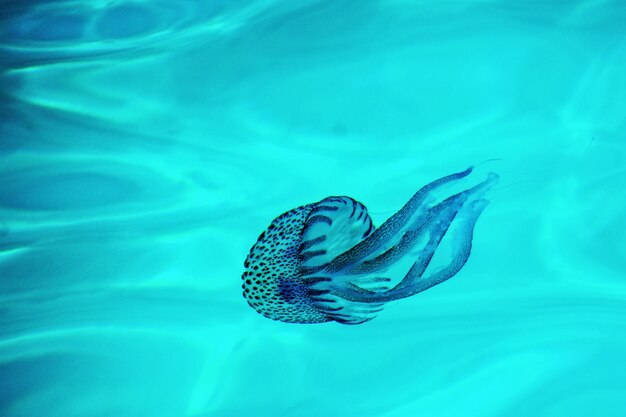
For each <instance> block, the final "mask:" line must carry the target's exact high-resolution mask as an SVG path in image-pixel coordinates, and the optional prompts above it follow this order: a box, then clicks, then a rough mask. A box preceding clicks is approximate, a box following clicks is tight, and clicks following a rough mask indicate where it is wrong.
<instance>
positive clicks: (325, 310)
mask: <svg viewBox="0 0 626 417" xmlns="http://www.w3.org/2000/svg"><path fill="white" fill-rule="evenodd" d="M317 310H318V311H321V312H322V313H334V312H336V311H341V310H343V307H323V308H322V307H317Z"/></svg>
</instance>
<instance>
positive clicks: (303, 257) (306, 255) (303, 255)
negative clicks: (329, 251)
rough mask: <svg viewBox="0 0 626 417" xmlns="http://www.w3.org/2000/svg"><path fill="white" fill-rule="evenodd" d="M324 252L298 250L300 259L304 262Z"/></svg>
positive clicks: (324, 252)
mask: <svg viewBox="0 0 626 417" xmlns="http://www.w3.org/2000/svg"><path fill="white" fill-rule="evenodd" d="M325 254H326V251H325V250H310V251H308V252H300V255H299V256H300V259H301V260H302V261H303V262H304V261H308V260H309V259H311V258H314V257H316V256H320V255H325Z"/></svg>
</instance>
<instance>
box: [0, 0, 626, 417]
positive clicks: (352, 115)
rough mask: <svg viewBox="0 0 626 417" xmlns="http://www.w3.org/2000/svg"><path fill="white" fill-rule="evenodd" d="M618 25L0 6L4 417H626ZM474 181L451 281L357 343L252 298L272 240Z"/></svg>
mask: <svg viewBox="0 0 626 417" xmlns="http://www.w3.org/2000/svg"><path fill="white" fill-rule="evenodd" d="M624 22H626V3H625V2H622V1H554V2H549V1H546V2H530V1H528V2H527V1H494V0H489V1H431V2H428V1H409V0H406V1H403V0H395V1H394V0H386V1H385V0H381V1H272V0H254V1H221V2H220V1H199V0H198V1H190V0H177V1H174V0H170V1H167V0H160V1H83V2H79V1H69V0H66V1H41V2H36V1H17V0H15V1H4V2H3V3H2V7H1V8H0V65H1V68H0V71H1V75H0V106H1V107H0V145H1V146H0V179H1V181H0V415H1V416H3V417H4V416H6V417H22V416H44V417H57V416H59V417H72V416H90V417H100V416H102V417H104V416H115V417H121V416H150V417H161V416H164V417H166V416H168V417H169V416H172V417H183V416H190V417H209V416H211V417H213V416H229V417H230V416H232V417H234V416H246V417H249V416H254V417H262V416H272V417H273V416H276V417H278V416H281V417H290V416H291V417H309V416H311V417H319V416H359V417H383V416H384V417H400V416H429V417H430V416H481V417H485V416H507V417H515V416H568V417H572V416H590V415H597V416H603V417H606V416H620V417H621V416H624V415H626V399H625V397H624V393H625V392H626V238H625V235H626V217H625V213H626V212H625V210H624V207H625V205H626V180H625V174H626V142H625V140H626V138H625V137H624V135H625V133H624V132H626V110H625V108H626V107H625V104H626V75H625V74H626V26H625V25H624ZM492 159H495V160H496V161H488V160H492ZM484 161H488V162H484ZM483 162H484V163H483ZM472 164H482V165H480V166H479V168H480V169H482V170H483V171H484V172H486V171H495V172H498V173H499V174H500V176H501V181H500V183H499V184H498V185H497V186H496V187H495V188H494V189H493V190H492V191H491V192H490V195H489V199H490V200H491V204H490V205H489V206H488V207H487V209H486V210H485V212H484V214H483V215H482V216H481V218H480V219H479V221H478V224H477V226H476V233H475V238H474V250H473V253H472V256H471V257H470V260H469V262H468V263H467V265H466V266H465V268H464V269H463V270H462V271H461V272H460V273H459V274H458V275H457V276H456V277H454V278H453V279H451V280H450V281H448V282H446V283H444V284H442V285H439V286H437V287H435V288H432V289H430V290H428V291H426V292H424V293H421V294H419V295H417V296H415V297H412V298H409V299H406V300H402V301H399V302H394V303H391V304H388V305H387V307H386V309H385V311H383V312H382V313H381V314H380V315H379V317H378V318H376V319H375V320H373V321H371V322H369V323H366V324H363V325H358V326H344V325H340V324H336V323H330V324H321V325H290V324H285V323H279V322H273V321H270V320H267V319H265V318H263V317H261V316H260V315H258V314H256V313H255V312H254V310H252V309H251V308H249V307H248V305H247V304H246V302H245V300H244V299H243V297H242V296H241V279H240V276H241V273H242V271H243V261H244V259H245V256H246V255H247V253H248V250H249V248H250V247H251V246H252V244H253V243H254V242H255V240H256V238H257V236H258V235H259V233H260V232H261V231H262V230H263V229H264V228H265V227H266V226H267V225H268V224H269V223H270V221H271V220H272V219H273V218H274V217H275V216H277V215H278V214H280V213H282V212H284V211H286V210H288V209H290V208H292V207H296V206H298V205H301V204H306V203H309V202H314V201H317V200H319V199H321V198H324V197H326V196H328V195H349V196H351V197H354V198H356V199H358V200H359V201H361V202H363V203H364V204H366V205H367V206H368V208H369V210H370V212H371V215H372V217H373V219H374V221H375V223H376V224H377V225H380V224H381V223H382V221H384V220H385V219H386V218H387V217H389V216H390V215H391V214H393V213H394V212H395V210H397V209H398V208H399V207H401V206H402V204H404V202H406V200H407V199H408V198H409V197H410V196H411V195H412V194H413V193H414V192H415V191H416V190H417V189H418V188H419V187H421V186H422V185H424V184H426V183H428V182H430V181H432V180H434V179H436V178H438V177H441V176H443V175H446V174H449V173H452V172H456V171H459V170H462V169H465V168H466V167H467V166H469V165H472Z"/></svg>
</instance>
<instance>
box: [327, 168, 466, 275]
mask: <svg viewBox="0 0 626 417" xmlns="http://www.w3.org/2000/svg"><path fill="white" fill-rule="evenodd" d="M471 172H472V167H469V168H468V169H466V170H465V171H462V172H457V173H454V174H451V175H447V176H445V177H442V178H440V179H438V180H435V181H433V182H431V183H430V184H428V185H426V186H424V187H422V188H421V189H420V190H419V191H417V192H416V193H415V194H414V195H413V197H411V199H410V200H409V201H408V202H407V203H406V204H405V205H404V207H402V208H401V209H400V210H399V211H398V212H397V213H396V214H394V215H393V216H391V217H390V218H389V219H388V220H387V221H386V222H385V223H383V224H382V225H381V226H380V227H379V228H378V229H376V230H374V231H373V232H372V234H371V235H370V236H369V237H367V238H366V239H364V240H362V241H361V242H359V243H357V244H356V245H355V246H353V247H352V248H351V249H349V250H347V251H346V252H344V253H342V254H340V255H339V256H337V257H336V258H334V259H333V260H332V261H331V262H330V263H329V264H328V265H326V267H325V268H324V270H325V271H327V272H330V273H336V272H339V271H342V270H344V269H346V268H349V267H350V266H352V265H355V264H357V263H359V262H361V261H363V260H364V259H365V258H367V257H368V256H371V255H373V254H375V253H376V252H379V251H380V250H381V247H382V246H383V245H385V244H386V243H387V242H389V240H390V239H393V237H394V236H397V235H399V234H400V233H402V229H404V228H406V227H407V225H409V224H411V223H413V222H412V221H411V220H414V218H415V217H416V215H419V214H421V213H420V212H421V210H420V209H421V208H423V206H424V202H425V200H426V199H427V197H429V196H430V195H431V193H432V192H433V191H434V190H436V189H437V188H440V187H441V186H443V185H445V184H448V183H450V182H453V181H457V180H460V179H462V178H464V177H466V176H468V175H469V174H470V173H471Z"/></svg>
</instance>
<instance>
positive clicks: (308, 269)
mask: <svg viewBox="0 0 626 417" xmlns="http://www.w3.org/2000/svg"><path fill="white" fill-rule="evenodd" d="M326 265H327V264H324V265H317V266H303V265H300V267H299V268H298V270H299V272H300V275H311V274H315V273H316V272H319V271H321V270H322V269H324V267H325V266H326ZM304 279H305V280H306V279H309V278H304ZM324 281H330V278H327V279H325V280H324ZM318 282H319V281H318Z"/></svg>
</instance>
